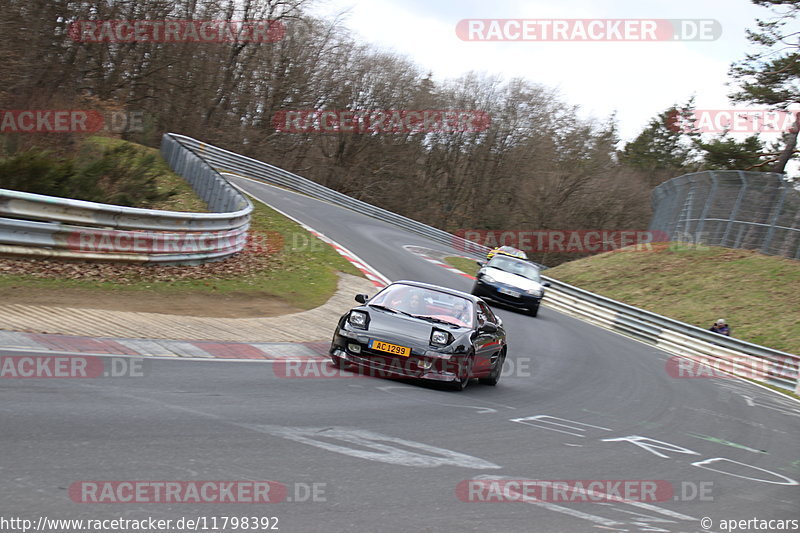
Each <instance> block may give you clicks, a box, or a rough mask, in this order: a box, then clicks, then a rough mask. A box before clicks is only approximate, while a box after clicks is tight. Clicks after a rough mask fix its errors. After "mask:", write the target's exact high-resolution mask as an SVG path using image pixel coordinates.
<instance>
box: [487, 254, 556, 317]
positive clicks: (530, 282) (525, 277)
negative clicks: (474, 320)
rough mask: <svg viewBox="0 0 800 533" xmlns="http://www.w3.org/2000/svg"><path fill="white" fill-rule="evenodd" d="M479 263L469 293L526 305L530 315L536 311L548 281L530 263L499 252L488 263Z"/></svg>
mask: <svg viewBox="0 0 800 533" xmlns="http://www.w3.org/2000/svg"><path fill="white" fill-rule="evenodd" d="M478 266H480V267H481V269H480V270H479V271H478V274H477V276H476V277H475V285H474V286H473V287H472V294H474V295H475V296H480V297H481V298H485V299H489V300H494V301H495V302H499V303H502V304H506V305H510V306H511V307H515V308H518V309H525V310H527V311H528V313H529V314H530V315H531V316H536V315H537V314H538V313H539V303H540V302H541V301H542V298H544V288H545V287H549V286H550V284H549V283H548V282H546V281H542V278H541V277H540V276H539V269H538V268H537V267H536V266H535V265H534V264H533V263H530V262H529V261H525V260H523V259H517V258H516V257H509V256H504V255H500V254H498V255H495V256H494V257H492V260H491V261H489V262H488V263H484V262H483V261H478Z"/></svg>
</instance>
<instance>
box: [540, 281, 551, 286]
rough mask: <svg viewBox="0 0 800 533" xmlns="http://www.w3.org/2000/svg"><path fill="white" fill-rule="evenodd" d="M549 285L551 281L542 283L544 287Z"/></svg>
mask: <svg viewBox="0 0 800 533" xmlns="http://www.w3.org/2000/svg"><path fill="white" fill-rule="evenodd" d="M549 286H550V282H549V281H545V282H544V283H542V287H549Z"/></svg>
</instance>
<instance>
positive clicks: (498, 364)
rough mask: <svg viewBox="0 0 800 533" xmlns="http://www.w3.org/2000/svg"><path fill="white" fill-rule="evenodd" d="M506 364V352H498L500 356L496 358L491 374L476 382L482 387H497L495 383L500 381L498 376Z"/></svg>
mask: <svg viewBox="0 0 800 533" xmlns="http://www.w3.org/2000/svg"><path fill="white" fill-rule="evenodd" d="M505 362H506V352H505V351H503V352H500V355H498V356H497V359H496V360H495V362H494V366H493V367H492V371H491V373H489V375H488V376H486V377H485V378H480V379H479V380H478V381H479V382H480V383H482V384H483V385H489V386H491V387H494V386H495V385H497V382H498V381H500V376H501V375H502V373H503V365H504V364H505Z"/></svg>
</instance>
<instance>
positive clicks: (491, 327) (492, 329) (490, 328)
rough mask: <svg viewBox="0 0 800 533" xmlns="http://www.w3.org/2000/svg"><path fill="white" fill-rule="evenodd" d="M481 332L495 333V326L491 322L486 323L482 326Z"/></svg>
mask: <svg viewBox="0 0 800 533" xmlns="http://www.w3.org/2000/svg"><path fill="white" fill-rule="evenodd" d="M481 332H483V333H497V324H494V323H492V322H487V323H485V324H484V325H483V326H481Z"/></svg>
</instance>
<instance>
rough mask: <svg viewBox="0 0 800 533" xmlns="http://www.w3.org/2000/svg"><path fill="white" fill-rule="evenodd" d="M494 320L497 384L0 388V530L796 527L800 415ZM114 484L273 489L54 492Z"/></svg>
mask: <svg viewBox="0 0 800 533" xmlns="http://www.w3.org/2000/svg"><path fill="white" fill-rule="evenodd" d="M237 181H238V183H239V184H240V185H241V186H242V187H244V188H245V189H246V190H248V191H250V192H251V193H253V194H255V195H256V196H258V197H259V198H262V199H264V200H265V201H267V202H268V203H270V204H272V205H274V206H275V207H277V208H279V209H280V210H282V211H284V212H286V213H288V214H290V215H292V216H294V217H296V218H298V219H300V220H302V221H303V222H305V223H307V224H308V225H310V226H312V227H314V228H315V229H317V230H319V231H321V232H323V233H325V234H326V235H327V236H329V237H330V238H332V239H334V240H336V241H338V242H339V243H340V244H342V245H343V246H345V247H347V248H349V249H350V250H351V251H353V252H355V253H356V254H358V255H359V256H360V257H361V259H363V260H364V261H366V262H367V263H369V264H370V265H371V266H373V267H374V268H376V269H377V270H378V271H380V272H381V273H382V274H384V275H385V276H387V277H388V278H390V279H392V280H396V279H403V278H405V279H416V280H420V281H426V282H431V283H437V284H443V285H447V286H450V287H454V288H459V289H465V290H468V289H469V287H470V283H471V282H470V281H469V280H467V279H465V278H463V277H459V276H456V275H454V274H453V273H451V272H448V271H447V270H445V269H442V268H440V267H437V266H435V265H433V264H431V263H429V262H426V261H424V260H423V259H421V258H420V257H418V256H416V255H414V254H411V253H409V252H407V251H406V250H405V249H404V248H403V247H404V246H406V245H416V246H423V247H428V248H431V249H435V250H442V251H446V250H445V247H443V246H441V245H439V244H435V243H432V242H430V241H428V240H426V239H425V238H423V237H421V236H418V235H414V234H409V233H406V232H404V231H402V230H400V229H398V228H396V227H393V226H391V225H387V224H383V223H381V222H379V221H376V220H374V219H372V218H369V217H365V216H362V215H359V214H358V213H354V212H351V211H348V210H344V209H340V208H337V207H335V206H332V205H329V204H326V203H322V202H318V201H316V200H313V199H309V198H306V197H303V196H301V195H297V194H294V193H291V192H287V191H284V190H280V189H276V188H274V187H270V186H266V185H262V184H257V183H253V182H248V181H244V180H237ZM496 310H497V312H498V314H499V315H500V316H501V317H502V318H503V320H504V323H505V325H506V329H507V331H508V341H509V356H508V359H509V363H508V365H507V368H506V371H505V372H504V376H503V378H502V379H501V381H500V384H499V385H498V386H497V387H488V386H482V385H479V384H476V383H473V384H471V385H470V386H469V387H468V388H467V389H466V390H465V391H463V392H462V393H455V392H449V391H445V390H441V389H438V388H436V387H432V386H422V385H418V384H413V383H402V382H396V381H391V380H385V379H378V378H330V379H323V378H318V379H315V378H313V377H309V378H307V379H302V378H293V379H287V378H284V377H280V376H278V375H277V374H280V373H279V372H276V370H275V366H274V365H273V364H271V363H249V362H221V361H174V360H147V361H146V363H147V365H146V373H145V376H144V377H142V378H119V379H94V380H86V379H83V380H81V379H61V380H59V379H30V380H22V379H20V380H11V379H5V380H1V382H0V518H6V519H8V518H11V517H20V518H26V519H30V520H32V521H33V523H34V524H36V523H37V520H38V518H39V517H41V516H46V517H47V518H48V519H53V518H62V519H113V518H127V519H134V518H135V519H141V518H147V517H153V518H157V519H172V520H177V519H179V518H181V517H187V518H194V519H196V518H198V517H206V525H207V527H208V529H206V530H207V531H219V530H222V528H221V527H217V529H212V528H211V525H212V523H211V519H212V517H217V519H218V524H220V523H221V522H220V520H221V517H225V516H228V517H231V516H237V517H243V516H248V517H250V516H254V517H277V519H278V524H277V526H278V530H279V531H284V532H383V531H386V532H407V531H415V532H428V531H430V532H436V531H502V532H505V531H511V532H517V531H519V532H528V531H565V532H573V531H670V532H679V531H707V530H710V531H725V530H726V527H727V526H729V525H730V524H729V523H728V522H722V521H723V520H726V521H730V520H750V522H749V523H747V524H746V527H739V528H738V531H757V530H759V529H758V527H759V526H760V525H761V523H758V522H752V520H753V519H760V520H791V519H799V518H800V511H799V509H800V485H797V480H800V453H798V452H800V445H799V444H798V443H800V408H799V407H800V404H798V403H797V402H795V401H792V400H789V399H784V398H782V397H780V396H778V395H777V394H775V393H773V392H771V391H767V390H765V389H763V388H761V387H759V386H756V385H753V384H751V383H747V382H744V381H741V380H738V379H725V378H696V379H687V378H677V377H674V376H673V375H671V373H670V372H668V371H667V370H666V363H667V360H668V359H669V357H670V356H669V355H668V354H666V353H664V352H661V351H659V350H657V349H655V348H652V347H650V346H647V345H645V344H641V343H639V342H636V341H634V340H631V339H628V338H626V337H623V336H620V335H617V334H615V333H611V332H608V331H605V330H602V329H600V328H596V327H594V326H591V325H587V324H585V323H583V322H580V321H578V320H576V319H573V318H570V317H567V316H564V315H561V314H559V313H557V312H555V311H553V310H551V309H547V308H542V309H541V310H540V312H539V316H538V317H537V318H532V317H528V316H525V315H522V314H517V313H515V312H513V311H510V310H505V309H496ZM331 327H332V328H333V327H334V325H333V324H332V325H331ZM331 331H333V330H331ZM474 479H482V480H485V481H486V480H492V479H501V480H503V479H504V480H552V481H555V480H584V481H585V482H587V483H588V482H589V481H590V480H632V481H637V480H639V481H642V480H653V481H658V482H659V485H658V486H659V487H663V486H664V483H668V484H669V487H671V489H672V490H673V492H671V493H670V494H667V496H666V497H665V496H664V493H663V492H661V489H659V492H658V493H657V495H658V497H659V500H663V501H656V502H652V501H648V502H641V501H636V496H635V495H634V496H633V498H634V499H633V500H629V501H604V502H587V501H584V500H586V499H587V498H588V494H587V493H585V492H584V493H574V492H570V493H566V494H564V493H562V494H561V495H560V496H557V497H556V501H548V502H544V501H536V500H531V499H528V500H526V501H505V502H498V501H472V502H470V501H462V498H460V497H459V496H462V497H464V496H465V495H466V496H467V497H468V496H469V494H468V493H459V492H457V487H458V486H459V483H462V482H464V481H466V480H474ZM125 480H151V481H154V480H159V481H172V480H176V481H200V480H217V481H220V480H227V481H233V480H251V481H263V480H272V481H277V482H279V483H282V484H283V485H284V486H286V487H287V490H288V493H287V495H286V498H285V499H284V501H283V502H281V503H268V504H246V503H225V504H221V503H202V504H198V503H146V502H135V503H102V504H101V503H77V502H75V501H73V499H71V497H70V492H69V490H68V489H69V487H70V486H73V487H74V486H75V484H76V483H78V482H81V481H125ZM505 483H506V484H505V485H499V484H496V485H494V489H492V488H491V486H488V487H489V488H485V489H483V490H482V491H481V490H476V492H473V493H472V497H473V498H474V499H480V498H488V499H489V500H497V499H498V497H497V493H496V492H492V490H495V491H496V490H497V488H498V487H504V489H501V490H505V492H504V493H502V494H501V497H505V498H506V499H517V500H520V499H521V493H520V491H518V490H516V486H515V485H513V484H511V483H509V482H508V481H506V482H505ZM314 484H316V485H314ZM83 486H84V487H85V486H86V484H84V485H83ZM313 486H316V489H317V494H316V498H314V497H313V496H310V495H309V494H308V492H309V491H308V490H307V489H309V488H310V487H313ZM462 486H463V483H462ZM475 486H477V485H473V487H475ZM605 486H606V487H607V486H608V485H605ZM611 486H612V487H613V484H612V485H611ZM485 487H487V486H485ZM593 487H597V485H594V486H593ZM273 494H274V491H273ZM592 495H593V496H595V497H597V496H598V495H597V493H593V494H592ZM565 496H566V498H567V500H569V499H572V500H576V501H564V499H565ZM665 498H666V499H665ZM78 499H79V498H78ZM315 499H316V501H313V500H315ZM289 500H291V501H289ZM706 517H707V518H710V519H711V521H712V522H711V526H710V527H708V528H704V527H702V526H701V519H702V518H706ZM704 524H705V525H707V522H704ZM270 525H274V523H270ZM739 525H740V526H741V525H742V524H739ZM773 525H778V524H777V523H775V522H773ZM2 529H3V528H2V527H0V530H2ZM6 530H8V531H13V529H11V528H8V527H7V528H6ZM17 530H19V529H17ZM51 530H53V529H51ZM71 530H72V529H70V531H71ZM179 530H181V531H182V530H186V528H184V529H178V528H175V527H172V528H171V529H169V531H179ZM198 530H200V531H202V530H203V528H202V526H200V527H199V528H198ZM242 530H243V528H232V527H231V524H230V522H229V524H228V527H227V528H225V531H242ZM53 531H54V530H53ZM262 531H263V530H262Z"/></svg>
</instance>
